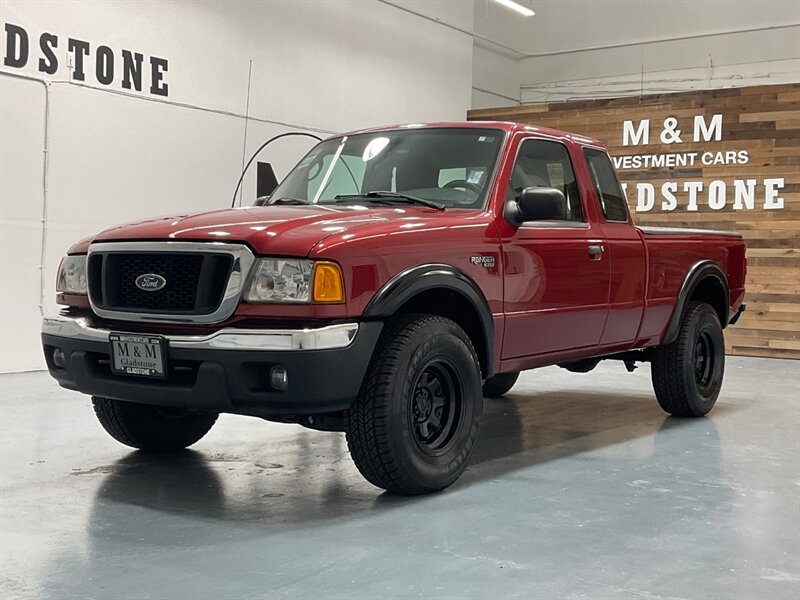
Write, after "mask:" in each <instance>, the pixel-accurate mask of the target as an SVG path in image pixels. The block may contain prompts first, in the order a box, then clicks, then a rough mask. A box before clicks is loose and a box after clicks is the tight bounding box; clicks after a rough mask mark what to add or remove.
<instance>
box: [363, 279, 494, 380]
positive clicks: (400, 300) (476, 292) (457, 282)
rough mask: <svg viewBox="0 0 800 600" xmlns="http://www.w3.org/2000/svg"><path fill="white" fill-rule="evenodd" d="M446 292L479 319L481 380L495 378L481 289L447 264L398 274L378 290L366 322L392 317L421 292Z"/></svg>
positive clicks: (486, 305)
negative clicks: (467, 305) (457, 297)
mask: <svg viewBox="0 0 800 600" xmlns="http://www.w3.org/2000/svg"><path fill="white" fill-rule="evenodd" d="M433 289H446V290H450V291H453V292H456V293H457V294H460V295H461V296H462V297H464V298H465V299H466V300H467V301H468V302H469V303H470V305H471V306H472V307H473V309H475V312H476V313H477V314H478V316H479V318H480V319H479V320H480V327H481V333H482V334H483V343H484V348H485V350H486V352H485V357H484V359H485V363H486V364H485V365H484V371H485V373H484V374H483V376H484V377H485V378H489V377H491V376H492V375H493V374H494V364H493V363H494V359H493V355H494V321H493V320H492V311H491V310H490V309H489V303H488V301H487V300H486V296H484V294H483V290H481V288H480V286H479V285H478V284H477V283H475V281H474V280H473V279H472V278H471V277H470V276H469V275H467V274H466V273H464V271H462V270H461V269H459V268H457V267H454V266H453V265H448V264H439V263H430V264H424V265H417V266H415V267H410V268H408V269H405V270H404V271H401V272H400V273H398V274H397V275H395V276H394V277H392V278H391V279H390V280H389V281H388V282H387V283H386V284H385V285H384V286H383V287H382V288H381V289H380V290H378V291H377V292H376V293H375V295H374V296H373V297H372V299H371V300H370V301H369V304H367V307H366V308H365V309H364V317H366V318H385V317H390V316H392V315H394V314H395V313H396V312H397V311H398V310H399V309H400V307H401V306H403V304H405V303H406V302H407V301H408V300H410V299H411V298H413V297H414V296H416V295H417V294H420V293H422V292H425V291H428V290H433Z"/></svg>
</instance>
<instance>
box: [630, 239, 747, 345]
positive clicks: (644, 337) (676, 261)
mask: <svg viewBox="0 0 800 600" xmlns="http://www.w3.org/2000/svg"><path fill="white" fill-rule="evenodd" d="M640 235H642V238H643V240H644V243H645V248H646V250H647V255H648V265H649V267H648V273H647V277H648V282H647V292H646V297H645V310H644V315H643V318H642V325H641V328H640V330H639V336H638V340H637V346H640V347H641V346H649V345H653V344H657V343H659V342H660V341H661V338H662V336H663V333H664V330H665V329H666V327H667V324H668V322H669V319H670V317H671V316H672V312H673V310H674V308H675V301H676V299H677V297H678V293H679V291H680V288H681V285H682V284H683V281H684V279H685V278H686V275H687V273H688V272H689V270H690V269H691V267H692V266H693V265H695V264H696V263H698V262H700V261H703V260H712V261H714V263H716V264H717V265H718V266H719V267H720V269H722V271H723V272H724V273H725V274H726V276H727V279H728V287H729V292H730V296H729V298H728V305H729V310H735V309H737V308H738V307H739V306H740V305H741V303H742V301H743V299H744V278H745V245H744V241H743V240H742V238H741V237H738V236H728V235H715V234H700V233H697V234H693V233H679V232H676V233H675V234H674V235H666V234H655V235H654V234H648V233H646V232H643V231H640Z"/></svg>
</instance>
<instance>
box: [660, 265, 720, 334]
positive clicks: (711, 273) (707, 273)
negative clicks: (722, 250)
mask: <svg viewBox="0 0 800 600" xmlns="http://www.w3.org/2000/svg"><path fill="white" fill-rule="evenodd" d="M709 277H711V278H714V279H716V280H717V281H719V283H720V285H721V286H722V289H723V291H724V293H725V313H724V315H725V317H724V318H722V319H720V321H721V323H722V328H723V329H724V328H725V327H727V326H728V314H729V310H730V306H729V303H730V291H729V288H728V278H727V277H726V276H725V273H724V272H723V271H722V269H720V268H719V266H717V264H716V263H715V262H714V261H711V260H702V261H700V262H698V263H695V264H694V265H692V267H691V268H690V269H689V272H688V273H687V274H686V277H685V278H684V279H683V283H682V284H681V289H680V291H679V292H678V297H677V299H676V301H675V310H673V311H672V317H670V320H669V324H668V325H667V329H666V330H665V332H664V339H663V340H661V343H662V344H670V343H672V342H674V341H675V340H676V339H677V338H678V333H679V332H680V328H681V322H682V321H683V315H684V314H685V313H686V308H687V307H688V306H689V299H690V298H691V297H692V294H693V293H694V291H695V290H696V289H697V286H698V285H700V283H701V282H702V281H704V280H705V279H707V278H709Z"/></svg>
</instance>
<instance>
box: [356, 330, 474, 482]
mask: <svg viewBox="0 0 800 600" xmlns="http://www.w3.org/2000/svg"><path fill="white" fill-rule="evenodd" d="M482 409H483V397H482V395H481V379H480V365H479V363H478V358H477V356H476V354H475V349H474V348H473V346H472V343H471V342H470V339H469V337H467V335H466V334H465V333H464V331H463V330H462V329H461V328H460V327H459V326H458V325H456V324H455V323H454V322H452V321H450V320H448V319H445V318H442V317H438V316H433V315H404V316H402V317H400V318H398V319H397V320H395V321H394V322H393V323H390V324H388V325H387V327H386V329H385V330H384V332H383V334H382V335H381V340H380V342H379V344H378V347H377V348H376V350H375V355H374V358H373V361H372V364H371V365H370V368H369V371H368V372H367V376H366V379H365V381H364V385H363V387H362V390H361V393H360V394H359V397H358V398H357V399H356V400H355V401H354V403H353V405H352V406H351V408H350V410H349V412H348V417H347V445H348V448H349V449H350V454H351V456H352V457H353V461H354V462H355V464H356V466H357V467H358V470H359V471H361V474H362V475H363V476H364V477H365V478H366V479H367V480H368V481H369V482H370V483H372V484H374V485H376V486H377V487H380V488H383V489H385V490H388V491H390V492H394V493H399V494H426V493H429V492H435V491H437V490H441V489H443V488H446V487H447V486H449V485H450V484H452V483H453V482H454V481H455V480H456V479H458V477H459V476H460V475H461V473H462V472H463V471H464V469H465V468H466V466H467V461H468V460H469V456H470V453H471V452H472V447H473V445H474V444H475V438H476V437H477V433H478V421H479V419H480V415H481V412H482Z"/></svg>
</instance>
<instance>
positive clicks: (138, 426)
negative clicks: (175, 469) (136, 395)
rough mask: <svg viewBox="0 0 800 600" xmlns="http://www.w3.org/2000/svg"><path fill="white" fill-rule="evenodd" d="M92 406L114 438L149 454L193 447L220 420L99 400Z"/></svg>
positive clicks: (178, 410) (211, 415) (214, 416)
mask: <svg viewBox="0 0 800 600" xmlns="http://www.w3.org/2000/svg"><path fill="white" fill-rule="evenodd" d="M92 404H93V405H94V412H95V415H97V420H98V421H100V424H101V425H102V426H103V429H105V430H106V431H107V432H108V433H109V434H110V435H111V437H113V438H114V439H115V440H117V441H118V442H121V443H123V444H125V445H126V446H131V447H133V448H139V449H140V450H146V451H149V452H175V451H177V450H182V449H183V448H186V447H187V446H191V445H192V444H194V443H195V442H197V441H199V440H200V438H202V437H203V436H204V435H205V434H207V433H208V431H209V430H210V429H211V426H212V425H214V422H215V421H216V420H217V417H218V416H219V415H217V414H216V413H199V412H192V411H189V410H186V409H185V408H170V407H166V406H154V405H150V404H136V403H134V402H122V401H120V400H111V399H110V398H99V397H97V396H95V397H93V398H92Z"/></svg>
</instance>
